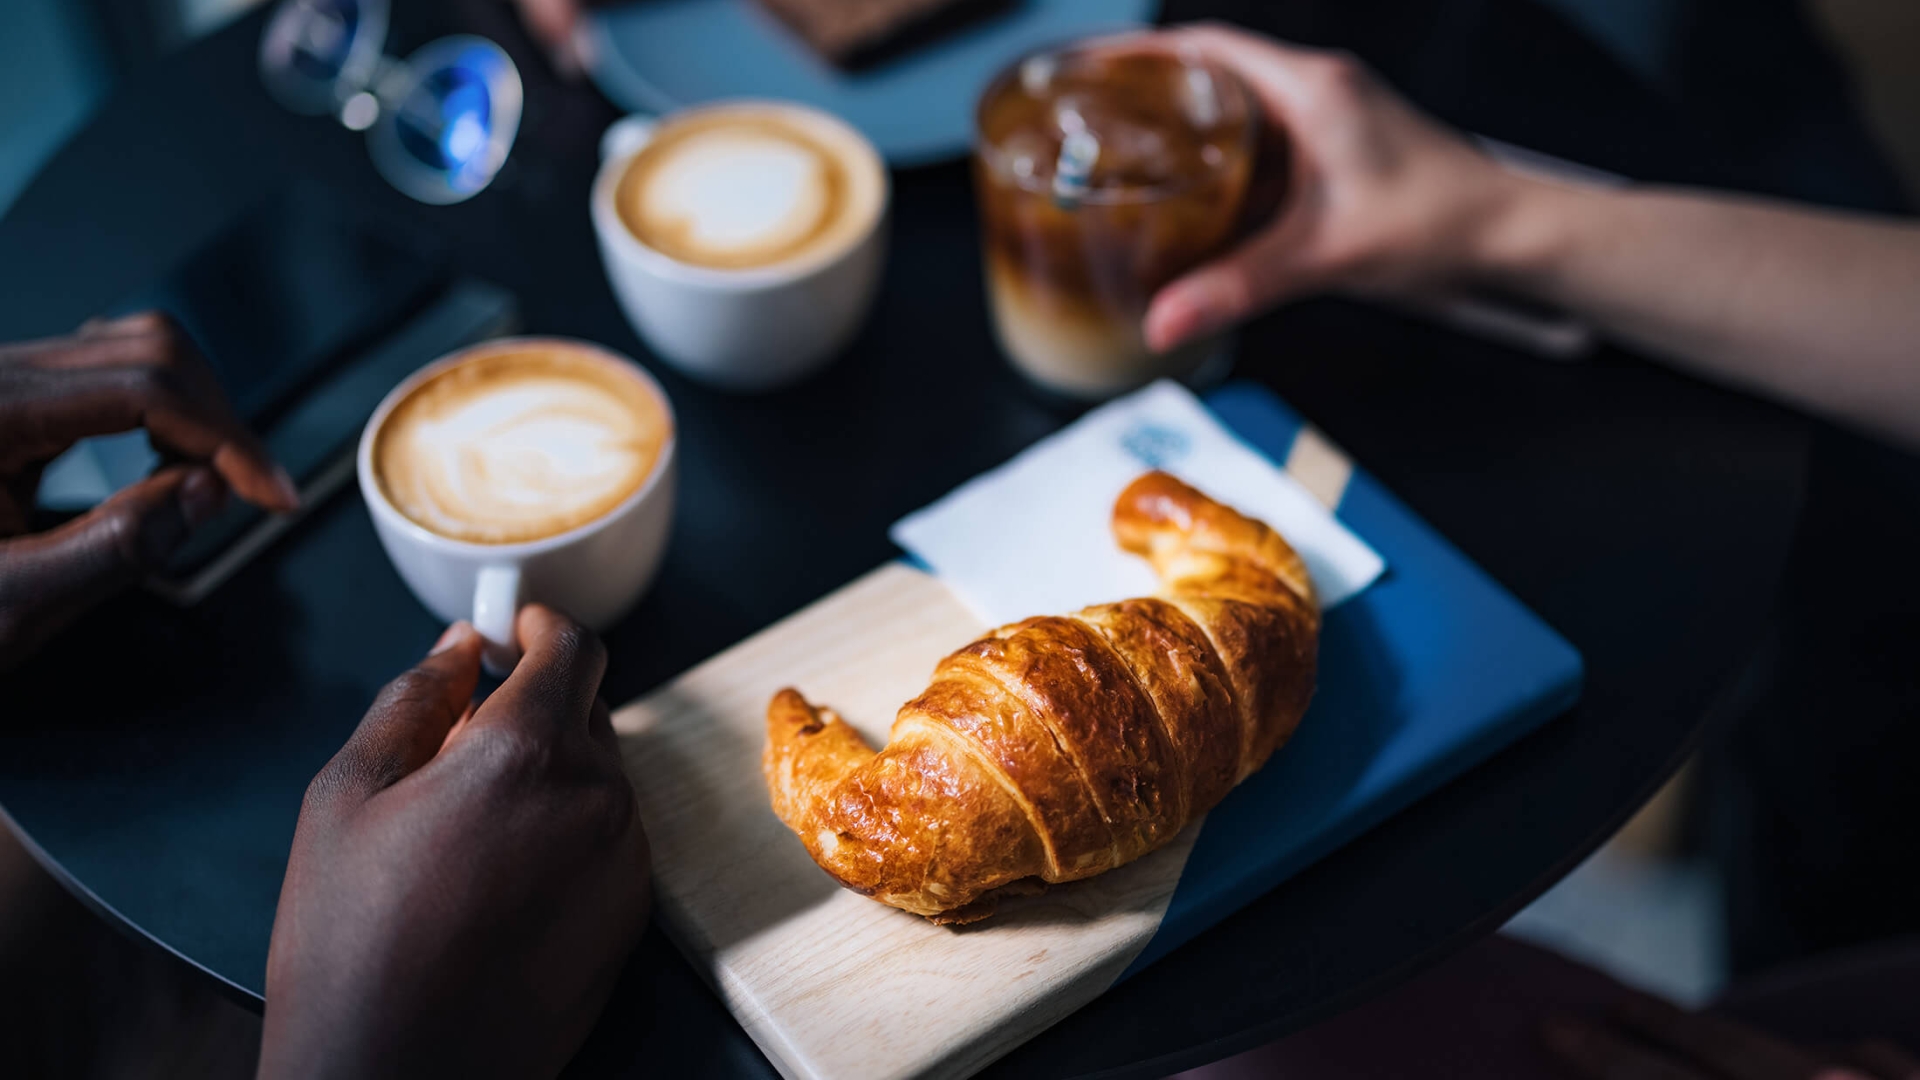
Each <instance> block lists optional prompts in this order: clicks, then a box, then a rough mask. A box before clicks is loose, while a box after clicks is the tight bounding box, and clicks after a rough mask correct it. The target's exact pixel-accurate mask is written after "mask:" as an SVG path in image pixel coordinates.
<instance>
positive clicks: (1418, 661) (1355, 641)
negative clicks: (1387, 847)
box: [1121, 383, 1584, 979]
mask: <svg viewBox="0 0 1920 1080" xmlns="http://www.w3.org/2000/svg"><path fill="white" fill-rule="evenodd" d="M1205 400H1206V403H1207V406H1208V407H1209V408H1211V409H1212V410H1213V412H1214V415H1216V416H1218V417H1219V418H1220V420H1221V421H1222V422H1223V423H1225V424H1226V425H1227V426H1228V427H1229V428H1231V429H1232V430H1233V432H1234V433H1235V434H1237V435H1239V436H1240V438H1242V439H1244V440H1246V442H1247V443H1248V444H1250V445H1251V446H1252V447H1253V448H1254V449H1256V450H1258V451H1260V452H1261V453H1262V454H1264V455H1266V456H1267V457H1268V458H1269V459H1270V460H1272V461H1274V462H1276V463H1279V462H1284V461H1285V460H1286V459H1287V455H1288V453H1289V452H1290V451H1291V449H1292V447H1293V444H1294V440H1295V439H1296V438H1298V437H1299V435H1300V433H1301V432H1302V431H1303V430H1305V427H1306V422H1305V421H1304V420H1303V419H1301V417H1300V415H1299V414H1298V413H1295V412H1294V411H1293V410H1292V409H1290V408H1289V407H1287V405H1286V404H1284V403H1283V402H1281V400H1280V399H1279V398H1277V397H1275V396H1274V395H1273V394H1271V393H1269V392H1268V391H1266V390H1265V389H1263V388H1261V387H1259V386H1255V385H1252V384H1249V383H1233V384H1229V385H1227V386H1224V387H1221V388H1220V389H1218V390H1216V391H1214V392H1213V393H1210V394H1208V395H1206V397H1205ZM1334 512H1335V513H1336V514H1337V515H1338V516H1339V518H1340V520H1341V521H1343V522H1345V523H1346V525H1347V527H1348V528H1350V529H1352V530H1353V531H1354V532H1355V533H1358V534H1359V535H1360V537H1361V538H1362V539H1364V540H1366V541H1367V543H1369V544H1371V545H1373V548H1374V550H1376V551H1378V552H1379V553H1380V555H1381V556H1382V557H1383V558H1384V559H1385V560H1386V563H1387V572H1386V574H1385V575H1384V576H1382V577H1381V578H1380V580H1379V581H1377V582H1375V583H1374V584H1373V585H1372V586H1371V587H1370V588H1368V589H1367V590H1366V591H1364V592H1362V593H1360V594H1359V595H1358V596H1355V597H1353V598H1352V599H1350V600H1348V601H1347V602H1346V603H1344V604H1341V605H1340V606H1339V607H1337V608H1334V609H1333V610H1332V611H1330V612H1328V613H1327V616H1326V619H1325V621H1324V623H1323V624H1322V627H1321V637H1320V675H1319V688H1318V690H1317V691H1316V692H1315V694H1314V699H1313V706H1312V707H1311V708H1310V709H1309V710H1308V712H1307V716H1306V719H1305V720H1304V721H1303V722H1302V723H1301V725H1300V730H1299V734H1297V735H1296V736H1295V737H1294V738H1293V740H1292V741H1291V742H1289V743H1288V744H1287V745H1286V746H1285V747H1283V748H1282V749H1281V750H1280V751H1279V752H1278V753H1277V754H1275V755H1274V757H1273V760H1271V761H1270V762H1268V763H1267V766H1266V767H1265V768H1264V769H1262V770H1260V771H1259V772H1258V773H1256V774H1254V775H1253V776H1251V777H1249V778H1248V779H1247V781H1246V782H1245V783H1243V784H1241V785H1240V787H1238V788H1236V789H1235V790H1234V791H1233V793H1232V794H1231V795H1229V796H1228V797H1227V798H1226V800H1225V801H1223V802H1222V803H1221V804H1220V805H1219V806H1218V807H1216V808H1215V809H1214V811H1213V812H1212V813H1211V814H1209V815H1208V816H1207V820H1206V823H1205V825H1204V826H1203V827H1202V828H1201V831H1200V835H1199V837H1198V839H1197V840H1196V841H1195V842H1194V846H1193V851H1192V854H1191V855H1189V856H1188V859H1187V864H1186V868H1185V869H1184V870H1183V871H1182V873H1181V876H1180V883H1179V885H1178V886H1177V887H1176V888H1175V890H1174V894H1173V899H1172V901H1171V902H1170V903H1169V904H1168V907H1167V912H1166V915H1165V917H1164V918H1163V919H1162V921H1161V924H1160V928H1159V930H1158V931H1157V932H1156V933H1155V935H1154V937H1153V939H1152V940H1151V941H1150V942H1148V944H1147V947H1146V948H1145V950H1143V951H1142V952H1141V954H1140V955H1139V956H1138V957H1137V958H1135V960H1134V962H1133V964H1132V965H1131V966H1130V967H1128V968H1127V970H1126V972H1125V973H1123V974H1122V975H1121V978H1122V979H1125V978H1126V977H1127V976H1129V975H1132V974H1133V973H1134V972H1136V971H1139V970H1140V969H1142V968H1144V967H1146V966H1147V965H1149V964H1151V963H1153V962H1154V961H1155V960H1158V959H1159V958H1160V957H1162V956H1165V955H1166V954H1167V953H1168V952H1170V951H1172V950H1173V949H1174V948H1175V947H1177V946H1179V945H1180V944H1181V943H1182V942H1185V941H1186V940H1188V939H1189V938H1192V937H1193V936H1194V935H1196V934H1198V933H1200V932H1201V931H1203V930H1205V929H1206V928H1208V927H1209V926H1212V925H1213V924H1214V923H1216V922H1219V921H1220V920H1221V919H1224V918H1226V917H1227V916H1228V915H1230V914H1232V913H1233V912H1234V911H1235V910H1237V909H1239V908H1241V907H1243V906H1245V905H1246V904H1247V903H1249V902H1250V901H1252V900H1253V899H1254V898H1255V897H1257V896H1259V895H1260V894H1261V893H1264V892H1266V891H1267V890H1269V889H1271V888H1273V887H1274V886H1275V885H1278V884H1279V883H1280V882H1282V881H1285V880H1286V879H1287V878H1289V877H1291V876H1293V875H1294V874H1296V873H1298V872H1299V871H1300V870H1301V869H1303V868H1305V867H1306V866H1308V865H1309V864H1311V863H1312V862H1314V861H1315V860H1316V859H1319V858H1320V857H1321V856H1323V855H1326V854H1327V853H1329V852H1331V851H1333V850H1334V849H1335V848H1338V847H1339V846H1340V845H1342V844H1344V843H1346V842H1347V841H1349V840H1351V839H1353V838H1354V837H1355V836H1358V835H1359V834H1360V833H1362V832H1364V831H1366V830H1367V829H1369V828H1372V827H1373V826H1374V825H1376V824H1378V823H1380V822H1381V821H1383V820H1385V819H1386V818H1387V817H1389V816H1391V815H1392V814H1394V813H1397V812H1398V811H1399V810H1401V809H1402V808H1404V807H1406V806H1407V805H1408V804H1410V803H1412V802H1413V801H1414V800H1416V799H1418V798H1420V797H1421V796H1422V795H1425V794H1426V793H1428V792H1430V791H1433V790H1434V789H1436V788H1438V787H1440V786H1441V785H1442V784H1444V783H1446V782H1447V781H1448V780H1451V779H1453V778H1454V777H1456V776H1458V775H1460V774H1461V773H1463V772H1465V771H1466V770H1467V769H1469V768H1471V767H1472V766H1473V765H1474V764H1476V763H1478V762H1479V761H1481V760H1482V759H1484V758H1486V757H1487V756H1489V755H1491V754H1492V753H1493V752H1494V751H1496V750H1498V749H1500V748H1501V747H1503V746H1505V745H1507V744H1508V743H1510V742H1512V741H1513V740H1514V739H1517V738H1519V737H1520V736H1521V735H1524V734H1526V733H1527V732H1528V731H1531V730H1533V729H1534V728H1535V727H1538V726H1539V725H1540V724H1542V723H1543V722H1545V721H1547V720H1549V719H1551V718H1552V717H1554V716H1557V715H1559V714H1560V713H1562V712H1564V711H1566V710H1567V709H1568V708H1569V707H1571V706H1572V705H1573V703H1574V702H1575V701H1577V700H1578V699H1579V697H1580V686H1581V680H1582V677H1583V673H1584V668H1583V665H1582V663H1581V660H1580V654H1579V653H1578V652H1577V651H1575V650H1574V648H1573V646H1572V645H1570V644H1568V643H1567V641H1566V639H1564V638H1562V637H1561V636H1560V635H1559V634H1557V633H1555V632H1554V630H1553V628H1552V627H1550V626H1548V625H1547V624H1546V623H1545V622H1542V621H1541V619H1540V617H1539V616H1537V615H1535V614H1534V613H1533V612H1531V611H1529V610H1527V608H1526V607H1525V606H1524V605H1522V604H1521V603H1520V601H1518V600H1516V599H1514V597H1513V596H1512V594H1510V593H1508V592H1507V591H1506V590H1505V589H1503V588H1501V587H1500V586H1499V585H1498V584H1497V583H1496V582H1494V580H1493V579H1492V578H1490V577H1488V576H1487V575H1486V573H1485V572H1484V571H1482V570H1481V569H1480V568H1479V567H1477V566H1475V565H1474V564H1473V563H1472V562H1471V561H1469V560H1468V559H1467V557H1466V556H1465V555H1462V554H1461V553H1460V552H1459V551H1458V550H1457V549H1455V548H1454V547H1453V545H1451V544H1449V543H1448V542H1447V541H1446V540H1445V539H1444V538H1443V537H1441V536H1440V534H1439V533H1437V532H1435V531H1434V530H1433V529H1432V527H1431V526H1429V525H1428V524H1427V523H1426V522H1424V521H1422V520H1420V518H1418V517H1417V516H1415V515H1414V513H1413V512H1412V511H1411V510H1408V509H1407V508H1406V507H1405V506H1404V505H1402V504H1401V503H1400V501H1399V500H1398V499H1396V498H1394V496H1393V495H1392V494H1391V493H1390V492H1388V491H1387V489H1386V488H1385V487H1383V486H1381V484H1380V482H1379V481H1377V480H1375V479H1374V478H1373V477H1371V476H1369V475H1367V474H1366V473H1365V472H1362V471H1360V470H1359V469H1355V470H1354V473H1353V477H1352V479H1351V480H1350V481H1349V482H1348V484H1347V488H1346V491H1345V493H1344V494H1343V495H1342V497H1341V500H1340V504H1339V505H1338V506H1337V507H1335V511H1334Z"/></svg>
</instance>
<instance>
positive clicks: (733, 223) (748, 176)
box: [614, 106, 885, 270]
mask: <svg viewBox="0 0 1920 1080" xmlns="http://www.w3.org/2000/svg"><path fill="white" fill-rule="evenodd" d="M884 187H885V180H884V176H883V174H882V170H881V168H880V166H879V163H878V160H877V159H876V158H875V157H874V156H873V154H872V152H871V150H870V149H869V148H867V147H866V146H864V144H859V143H857V142H855V141H853V139H852V138H850V137H849V135H848V134H847V133H845V132H842V131H839V130H837V129H835V128H834V127H831V126H829V125H827V124H823V123H820V122H819V121H818V120H817V119H814V118H810V117H807V116H806V115H805V114H803V113H800V112H798V111H795V110H784V109H777V108H755V107H753V106H741V107H733V108H727V109H721V110H715V111H713V112H710V113H704V114H696V115H694V116H691V117H688V118H686V119H682V120H676V121H669V122H668V123H667V124H666V125H665V126H664V127H663V128H662V129H661V130H660V131H659V132H658V133H657V134H656V135H655V136H654V138H653V139H652V140H651V141H650V142H649V143H648V145H647V146H646V147H645V148H644V149H643V150H641V151H640V152H639V153H638V154H636V155H635V156H634V158H633V161H632V163H631V164H630V165H629V166H628V168H627V171H626V174H625V175H624V176H622V177H621V179H620V184H619V187H618V190H617V192H616V193H615V196H614V203H615V208H616V210H617V212H618V213H619V215H620V218H621V220H622V221H623V222H624V223H625V224H626V226H627V229H628V231H629V232H631V233H632V234H633V236H634V238H635V239H637V240H639V241H640V242H641V243H642V244H644V245H646V246H647V247H650V248H653V249H654V250H655V251H658V252H660V253H661V254H664V255H666V256H668V257H669V258H672V259H675V260H678V261H680V262H684V263H689V264H692V265H695V266H704V267H710V268H714V269H722V270H730V269H748V268H753V267H761V266H773V265H776V264H782V263H791V262H794V261H796V260H800V259H804V258H807V257H808V256H811V255H814V254H818V253H821V252H826V251H833V250H838V249H841V248H844V247H846V246H848V245H849V244H851V243H853V242H854V241H855V240H857V239H858V238H859V236H860V235H862V234H863V233H864V232H865V231H866V229H867V228H868V226H869V225H870V224H871V222H872V220H873V218H874V217H875V216H877V215H878V213H879V208H880V205H881V203H882V201H883V199H884V194H883V192H884Z"/></svg>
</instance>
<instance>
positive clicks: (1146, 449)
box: [1120, 424, 1192, 469]
mask: <svg viewBox="0 0 1920 1080" xmlns="http://www.w3.org/2000/svg"><path fill="white" fill-rule="evenodd" d="M1120 446H1121V448H1122V449H1124V450H1125V451H1126V452H1127V453H1129V454H1132V455H1133V457H1134V458H1135V459H1136V460H1138V461H1139V462H1140V463H1141V464H1143V465H1145V466H1146V467H1147V468H1149V469H1164V468H1166V467H1167V466H1168V465H1171V464H1173V463H1174V462H1176V461H1179V460H1180V459H1181V458H1183V457H1186V456H1187V451H1188V450H1189V449H1191V448H1192V443H1191V442H1190V441H1189V440H1188V439H1187V435H1186V433H1185V432H1183V431H1177V430H1175V429H1173V428H1170V427H1162V426H1160V425H1159V424H1138V425H1136V426H1134V427H1133V428H1131V429H1129V430H1128V432H1127V433H1126V434H1125V435H1122V436H1120Z"/></svg>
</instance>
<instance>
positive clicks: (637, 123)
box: [600, 113, 660, 161]
mask: <svg viewBox="0 0 1920 1080" xmlns="http://www.w3.org/2000/svg"><path fill="white" fill-rule="evenodd" d="M659 123H660V122H659V121H658V120H657V119H655V118H654V117H651V116H646V115H643V114H641V113H634V114H633V115H631V116H623V117H621V118H620V119H618V120H615V121H614V122H613V123H611V124H608V125H607V130H606V131H605V132H604V133H602V134H601V136H600V160H601V161H606V160H608V159H609V158H617V157H625V156H626V155H628V154H631V153H633V152H634V151H636V150H638V149H640V148H641V147H643V146H645V145H647V143H649V142H651V141H653V129H654V128H656V127H658V126H659Z"/></svg>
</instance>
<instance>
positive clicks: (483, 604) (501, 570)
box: [473, 566, 520, 678]
mask: <svg viewBox="0 0 1920 1080" xmlns="http://www.w3.org/2000/svg"><path fill="white" fill-rule="evenodd" d="M519 611H520V568H519V567H517V566H488V567H483V568H482V569H481V571H480V576H479V577H478V578H477V579H475V581H474V583H473V628H474V629H475V630H478V631H480V636H481V637H483V638H485V639H486V640H487V644H486V647H485V648H484V649H482V650H481V653H480V663H481V666H483V667H485V668H486V669H487V674H489V675H492V676H494V677H495V678H505V677H506V675H507V673H508V672H509V671H512V670H513V665H515V664H517V663H519V662H520V645H519V641H518V638H517V637H516V636H515V634H514V632H513V617H514V616H515V615H516V614H518V613H519Z"/></svg>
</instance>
